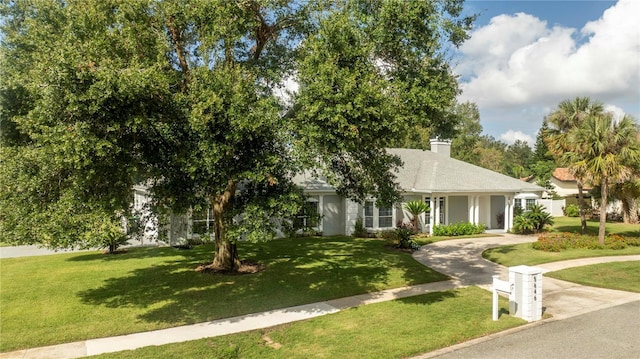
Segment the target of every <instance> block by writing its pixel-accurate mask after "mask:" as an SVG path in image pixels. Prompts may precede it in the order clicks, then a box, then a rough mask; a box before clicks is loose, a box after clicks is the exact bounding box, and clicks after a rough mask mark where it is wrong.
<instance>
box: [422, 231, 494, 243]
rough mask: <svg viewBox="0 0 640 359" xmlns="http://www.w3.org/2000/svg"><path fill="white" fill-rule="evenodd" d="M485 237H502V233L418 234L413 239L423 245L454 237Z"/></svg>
mask: <svg viewBox="0 0 640 359" xmlns="http://www.w3.org/2000/svg"><path fill="white" fill-rule="evenodd" d="M484 237H502V236H501V235H500V234H493V233H481V234H471V235H467V236H433V237H421V236H419V235H418V236H416V237H414V238H413V240H414V241H415V242H416V243H418V244H419V245H421V246H424V245H426V244H431V243H435V242H440V241H450V240H454V239H463V238H484Z"/></svg>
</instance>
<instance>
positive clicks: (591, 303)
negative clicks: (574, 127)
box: [0, 235, 640, 359]
mask: <svg viewBox="0 0 640 359" xmlns="http://www.w3.org/2000/svg"><path fill="white" fill-rule="evenodd" d="M535 240H536V238H535V237H523V236H513V235H505V236H503V237H487V238H477V239H461V240H452V241H443V242H437V243H433V244H430V245H427V246H424V247H422V249H421V250H419V251H417V252H414V254H413V257H414V258H415V259H416V260H418V261H419V262H420V263H422V264H424V265H426V266H428V267H431V268H433V269H435V270H437V271H439V272H442V273H444V274H447V275H449V276H450V277H451V278H452V280H450V281H443V282H437V283H428V284H422V285H416V286H410V287H404V288H396V289H391V290H386V291H381V292H375V293H368V294H363V295H357V296H353V297H347V298H340V299H335V300H330V301H325V302H319V303H311V304H307V305H301V306H296V307H291V308H284V309H278V310H272V311H268V312H264V313H255V314H250V315H245V316H239V317H234V318H227V319H221V320H216V321H212V322H206V323H198V324H193V325H187V326H181V327H175V328H167V329H162V330H156V331H151V332H143V333H134V334H129V335H122V336H117V337H109V338H100V339H90V340H84V341H80V342H75V343H67V344H60V345H54V346H49V347H41V348H31V349H24V350H19V351H15V352H9V353H0V358H2V359H9V358H11V359H13V358H22V359H36V358H60V359H62V358H78V357H83V356H88V355H97V354H101V353H108V352H117V351H121V350H131V349H136V348H140V347H144V346H151V345H162V344H169V343H176V342H182V341H188V340H195V339H200V338H206V337H213V336H218V335H225V334H232V333H238V332H243V331H248V330H254V329H261V328H267V327H271V326H274V325H279V324H284V323H289V322H295V321H299V320H305V319H310V318H314V317H317V316H321V315H326V314H330V313H335V312H338V311H340V310H344V309H347V308H352V307H357V306H360V305H365V304H371V303H378V302H383V301H388V300H393V299H399V298H405V297H410V296H415V295H420V294H425V293H432V292H439V291H443V290H449V289H454V288H459V287H464V286H469V285H478V286H480V287H483V288H486V289H488V288H489V286H490V284H491V280H492V276H493V275H500V276H501V277H503V278H505V277H506V276H507V273H508V269H507V268H506V267H502V266H500V265H497V264H495V263H492V262H489V261H487V260H485V259H483V258H482V255H481V254H482V251H484V250H485V249H488V248H491V247H496V246H501V245H506V244H517V243H527V242H533V241H535ZM623 260H640V255H638V256H625V257H599V258H586V259H579V260H572V261H567V262H556V263H550V264H548V265H540V266H538V267H540V268H542V269H543V271H544V272H546V271H550V270H558V269H562V268H566V267H575V266H581V265H589V264H595V263H602V262H609V261H623ZM637 300H640V294H638V293H629V292H623V291H615V290H609V289H601V288H593V287H586V286H581V285H578V284H574V283H569V282H564V281H560V280H556V279H551V278H546V277H545V278H544V280H543V302H542V303H543V305H544V307H545V311H547V312H549V313H552V314H553V315H554V320H557V319H563V318H569V317H573V316H577V315H579V314H584V313H587V312H592V311H596V310H599V309H603V308H609V307H612V306H615V305H619V304H624V303H629V302H632V301H637ZM487 315H490V313H487ZM530 325H535V323H533V324H530ZM525 327H527V326H525ZM521 328H522V327H521ZM520 330H521V329H520ZM508 333H510V332H509V331H507V332H506V333H505V334H504V335H508ZM497 335H501V334H497ZM494 336H495V335H494Z"/></svg>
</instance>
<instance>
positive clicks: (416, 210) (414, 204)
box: [404, 200, 429, 231]
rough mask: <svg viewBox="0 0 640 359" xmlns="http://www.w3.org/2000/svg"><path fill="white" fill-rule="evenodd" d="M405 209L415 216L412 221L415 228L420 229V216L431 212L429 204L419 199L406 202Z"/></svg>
mask: <svg viewBox="0 0 640 359" xmlns="http://www.w3.org/2000/svg"><path fill="white" fill-rule="evenodd" d="M404 209H406V210H407V212H409V213H411V215H413V218H411V223H412V224H413V228H414V230H415V231H418V224H419V223H418V216H419V215H421V214H423V213H425V212H429V205H428V204H426V203H425V202H422V201H418V200H416V201H409V202H407V203H405V204H404Z"/></svg>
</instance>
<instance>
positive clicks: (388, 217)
mask: <svg viewBox="0 0 640 359" xmlns="http://www.w3.org/2000/svg"><path fill="white" fill-rule="evenodd" d="M378 227H380V228H389V227H393V217H392V213H391V207H385V208H378Z"/></svg>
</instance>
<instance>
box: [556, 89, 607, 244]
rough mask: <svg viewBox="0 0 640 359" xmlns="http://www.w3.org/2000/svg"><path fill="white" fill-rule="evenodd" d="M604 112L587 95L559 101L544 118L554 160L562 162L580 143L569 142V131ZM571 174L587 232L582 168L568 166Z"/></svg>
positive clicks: (582, 220) (582, 229)
mask: <svg viewBox="0 0 640 359" xmlns="http://www.w3.org/2000/svg"><path fill="white" fill-rule="evenodd" d="M602 114H604V106H603V105H602V103H600V102H598V101H591V99H590V98H588V97H576V98H575V99H573V100H564V101H562V102H560V104H559V105H558V108H557V109H556V110H555V111H554V112H552V113H551V114H550V115H549V116H548V118H547V119H546V123H547V125H548V128H547V129H546V131H545V132H546V133H544V134H543V138H544V140H545V142H546V143H547V146H548V147H549V152H551V154H552V155H553V157H554V158H555V159H556V161H558V162H560V163H561V164H562V165H564V166H568V165H569V164H568V163H562V158H563V155H564V154H565V153H567V152H571V151H573V150H574V149H575V148H576V146H579V145H580V143H575V142H571V136H570V134H571V132H573V131H575V130H576V129H577V128H578V127H580V125H581V124H582V123H583V122H584V121H585V119H586V118H587V117H589V116H600V115H602ZM568 167H569V171H570V172H571V174H572V175H573V176H574V177H575V178H576V186H577V187H578V203H579V205H580V222H581V231H582V234H585V233H586V232H587V218H586V215H585V210H584V209H585V207H586V206H585V203H584V191H583V190H584V177H585V173H584V169H583V168H580V167H576V166H568Z"/></svg>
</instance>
